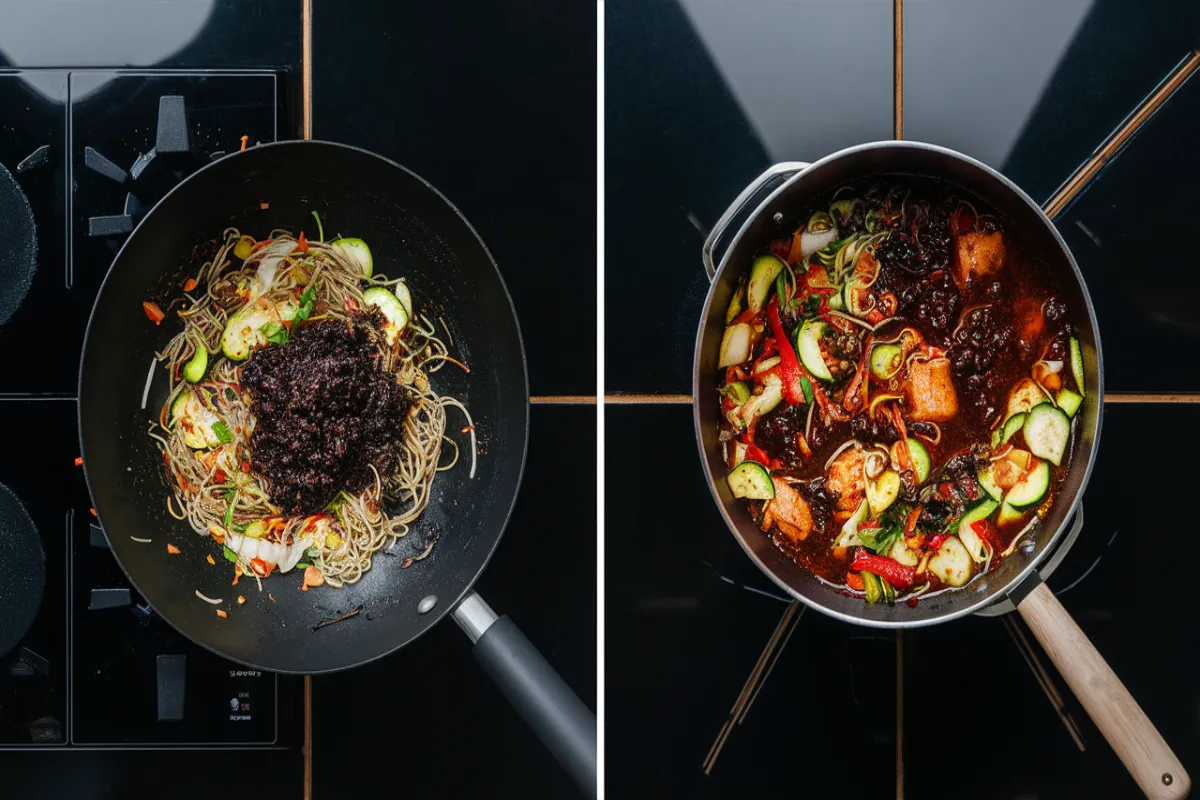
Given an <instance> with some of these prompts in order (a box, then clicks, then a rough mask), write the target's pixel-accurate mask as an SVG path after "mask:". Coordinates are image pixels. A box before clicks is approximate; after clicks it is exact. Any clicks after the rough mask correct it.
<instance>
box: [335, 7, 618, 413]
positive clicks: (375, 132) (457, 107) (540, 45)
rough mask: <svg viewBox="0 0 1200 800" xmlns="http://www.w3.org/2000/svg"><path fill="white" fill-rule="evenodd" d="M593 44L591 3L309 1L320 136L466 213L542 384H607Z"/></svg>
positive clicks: (546, 388)
mask: <svg viewBox="0 0 1200 800" xmlns="http://www.w3.org/2000/svg"><path fill="white" fill-rule="evenodd" d="M347 31H352V34H351V35H347ZM595 42H596V10H595V6H594V4H592V3H585V2H569V3H564V2H558V1H557V0H522V1H521V2H519V3H472V4H469V5H467V4H462V3H446V2H435V1H434V0H410V1H409V2H405V3H403V4H396V3H391V2H361V1H359V2H325V0H316V2H315V3H314V8H313V137H314V138H317V139H332V140H335V141H341V142H346V143H347V144H353V145H357V146H359V147H363V148H366V149H368V150H373V151H375V152H377V153H380V154H381V155H384V156H387V157H388V158H391V159H393V160H395V161H397V162H399V163H401V164H403V165H404V166H406V167H408V168H410V169H412V170H413V171H415V172H416V173H417V174H418V175H420V176H421V177H423V178H424V179H425V180H427V181H429V182H430V183H432V184H433V185H434V186H436V187H437V188H438V189H439V190H440V191H441V192H442V193H443V194H445V195H446V197H447V198H448V199H449V200H450V202H452V203H454V204H455V205H456V206H458V208H459V209H460V210H461V211H462V212H463V214H464V215H465V216H466V218H467V219H468V220H470V222H471V224H472V225H473V226H474V227H475V229H476V231H477V232H478V233H479V235H480V237H481V238H482V239H483V241H484V243H485V244H486V245H487V246H488V248H489V249H490V251H491V253H492V256H493V257H494V258H495V260H496V263H497V264H498V265H499V267H500V272H501V273H502V274H503V275H504V279H505V281H506V282H507V284H508V288H509V291H510V292H511V293H512V295H513V301H514V303H515V305H516V308H517V314H518V317H519V318H520V321H521V328H522V334H523V336H524V340H525V349H526V353H527V356H528V358H529V380H530V387H531V392H532V393H533V394H534V395H548V394H585V395H591V394H595V393H596V382H595V374H596V355H595V354H596V45H595Z"/></svg>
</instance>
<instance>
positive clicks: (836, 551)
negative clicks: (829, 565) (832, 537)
mask: <svg viewBox="0 0 1200 800" xmlns="http://www.w3.org/2000/svg"><path fill="white" fill-rule="evenodd" d="M849 554H850V548H849V547H835V548H833V557H834V558H845V557H846V556H847V555H849Z"/></svg>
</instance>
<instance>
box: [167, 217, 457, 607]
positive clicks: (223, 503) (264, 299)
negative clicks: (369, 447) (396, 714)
mask: <svg viewBox="0 0 1200 800" xmlns="http://www.w3.org/2000/svg"><path fill="white" fill-rule="evenodd" d="M243 239H248V237H243V236H242V234H241V233H240V232H239V231H238V230H236V229H233V228H230V229H228V230H226V231H225V232H224V244H223V245H222V246H221V248H220V249H219V250H218V252H217V253H216V256H215V257H214V258H213V260H212V261H210V262H207V263H205V264H204V266H202V267H201V268H200V270H199V272H198V273H197V274H196V275H195V276H194V280H195V286H194V287H193V290H192V292H190V293H188V294H186V295H185V297H186V299H187V303H186V304H185V305H184V306H183V308H181V309H180V310H178V311H177V314H178V316H179V317H180V318H181V319H182V320H183V321H184V329H183V330H182V331H181V332H180V333H179V334H178V335H176V336H175V337H174V338H173V339H172V340H171V342H170V343H169V344H168V345H167V346H166V348H164V349H163V351H162V352H161V353H158V354H156V355H157V357H158V360H159V361H160V362H163V363H164V364H165V365H166V367H167V369H168V370H169V373H170V386H171V391H170V393H169V395H168V397H167V400H166V402H165V403H164V404H163V406H162V408H161V410H160V413H159V419H158V421H157V423H154V424H152V425H151V431H150V435H151V437H153V438H154V439H155V440H156V442H157V443H158V446H159V449H160V450H162V452H163V454H164V461H165V462H166V465H167V468H168V471H169V473H170V475H171V478H172V480H171V483H172V489H173V493H172V496H171V497H169V498H168V500H167V507H168V510H169V512H170V513H171V515H172V516H174V517H175V518H176V519H181V520H184V519H185V520H187V522H188V524H190V525H191V527H192V529H193V530H195V531H196V532H197V533H198V534H201V535H205V536H207V535H213V537H214V538H216V539H218V540H219V541H223V542H225V544H226V545H229V544H230V542H231V541H236V542H237V544H238V547H237V548H235V549H234V554H230V553H228V552H227V553H226V557H227V558H229V559H231V560H232V559H233V558H234V556H235V555H236V562H237V564H238V566H239V567H240V568H241V571H242V572H243V573H248V574H251V575H254V576H255V577H260V576H262V567H261V561H260V563H259V565H255V564H254V563H253V562H254V561H258V560H259V559H256V558H253V554H252V553H251V552H250V551H251V548H252V549H253V550H254V551H255V552H264V551H265V552H271V553H279V552H281V550H280V547H282V548H285V549H287V550H289V551H290V552H291V556H292V557H293V558H294V557H295V553H296V551H295V549H294V548H296V547H298V546H299V545H301V544H303V543H305V542H306V541H309V540H311V546H309V547H308V548H307V550H306V552H304V553H302V554H301V555H300V564H304V563H305V562H308V563H311V565H312V566H313V567H315V568H316V569H317V570H319V572H320V573H321V576H323V578H324V582H326V583H328V584H329V585H331V586H335V587H340V586H342V585H344V584H349V583H355V582H357V581H358V580H359V579H361V578H362V576H363V575H364V574H365V573H366V572H367V571H368V570H369V569H370V568H371V559H372V557H373V556H374V554H375V553H377V552H378V551H379V550H381V549H383V548H385V547H388V546H390V545H391V544H393V543H394V542H395V541H396V539H398V538H400V537H402V536H404V535H406V534H407V533H408V529H409V525H410V524H412V523H413V521H414V520H416V519H417V518H418V517H419V516H420V515H421V513H422V512H423V511H424V510H425V507H426V506H427V505H428V503H429V496H430V487H431V485H432V483H433V479H434V476H435V475H436V474H437V472H438V471H440V470H445V469H449V468H450V467H452V466H453V465H454V464H455V463H456V462H457V461H458V460H459V446H458V444H457V443H456V442H455V441H454V440H452V439H450V438H449V437H447V436H446V435H445V432H446V408H447V407H448V406H453V407H454V408H457V409H459V410H460V411H462V413H463V414H464V415H465V416H466V418H467V425H468V426H469V429H470V430H471V442H472V453H471V455H472V476H473V474H474V424H473V422H472V421H471V418H470V414H469V413H468V412H467V409H466V408H465V407H464V406H463V404H462V403H460V402H459V401H458V400H456V399H454V398H453V397H449V396H447V397H443V396H440V395H438V394H437V393H436V392H435V391H434V390H433V389H432V387H431V386H430V382H429V373H433V372H436V371H437V370H439V369H441V368H442V367H444V366H445V364H446V363H447V362H450V363H452V364H456V365H458V366H463V365H461V364H460V363H459V362H458V361H457V360H455V359H453V358H451V356H450V355H449V353H448V351H447V347H446V345H445V344H444V343H443V341H442V340H441V339H440V338H439V337H438V336H437V335H436V333H437V332H436V328H435V327H434V323H433V322H432V321H431V320H430V319H429V318H428V317H426V316H424V315H422V314H419V313H413V314H411V315H410V319H409V321H408V324H407V326H406V327H405V328H404V329H403V332H402V333H401V334H400V335H399V336H398V337H397V338H396V339H395V343H394V344H392V345H387V344H385V343H384V339H383V337H377V339H378V343H377V345H376V346H377V347H378V348H379V361H378V363H379V365H380V369H382V370H383V371H384V372H387V373H392V374H394V375H395V377H396V380H397V381H399V382H400V383H401V384H402V385H404V386H406V387H408V388H409V394H410V396H411V399H412V406H411V407H410V409H409V411H408V414H407V416H406V418H405V422H404V429H403V439H402V445H401V447H399V448H398V453H397V458H396V459H395V460H394V464H395V467H394V469H393V470H392V471H390V472H388V473H387V474H380V473H379V471H378V470H377V469H376V467H375V466H374V465H371V467H370V468H371V471H372V473H373V479H372V481H371V483H370V485H368V486H367V487H366V488H364V489H362V490H361V491H358V492H356V493H350V492H347V491H344V490H343V491H341V492H339V493H338V495H337V497H336V499H335V500H334V502H333V503H331V504H330V505H329V506H328V507H327V508H326V509H324V510H323V511H322V512H320V513H316V514H310V515H307V516H293V517H288V516H287V515H286V514H285V513H284V511H283V509H282V508H280V507H279V506H277V505H275V504H274V503H273V502H272V500H271V495H270V492H269V487H268V486H267V485H266V483H265V482H264V480H263V479H262V478H261V477H260V476H258V475H257V474H255V473H254V472H252V471H251V470H250V464H251V453H250V446H249V442H250V435H251V433H252V432H253V430H254V425H255V419H254V413H253V409H252V408H251V406H250V401H249V394H248V392H247V391H246V390H245V389H243V387H242V386H241V385H240V377H241V372H242V368H243V366H244V365H245V364H247V363H249V362H248V361H242V362H237V361H233V360H232V359H230V358H228V357H226V356H225V355H224V354H223V353H222V349H221V346H222V334H223V333H224V331H225V328H226V324H227V323H228V322H229V319H230V316H231V315H232V314H234V313H236V312H237V311H238V310H240V309H241V308H243V307H248V306H249V303H258V304H259V306H260V307H263V308H267V307H270V308H281V307H283V304H295V303H297V301H298V298H302V297H303V296H304V293H305V292H310V293H311V295H312V296H313V298H314V299H313V301H311V316H309V317H308V320H309V321H310V322H312V321H316V320H320V319H348V318H349V317H351V315H352V313H353V312H354V311H357V310H358V309H363V308H366V306H367V303H366V302H365V301H364V299H363V292H364V291H366V290H367V289H370V288H372V287H386V288H388V289H391V290H393V291H395V289H396V287H397V285H398V284H399V283H400V281H398V280H391V279H388V278H387V277H386V276H383V275H379V274H375V275H373V276H372V277H370V278H364V277H362V269H361V267H360V265H358V264H357V263H354V262H353V261H352V260H351V259H349V258H347V256H346V255H345V254H344V253H343V252H341V251H340V250H339V249H337V248H335V247H332V246H330V244H328V243H322V242H308V243H307V248H308V249H307V252H303V246H302V245H301V243H300V242H298V241H297V240H296V239H295V238H293V237H292V236H291V235H290V234H288V233H287V232H285V231H273V232H272V234H271V237H270V238H269V239H268V240H265V241H264V242H259V243H257V244H256V245H255V248H254V251H253V253H252V254H251V255H250V256H249V257H248V258H247V259H246V261H245V262H244V264H245V266H243V262H242V260H241V259H240V258H237V257H236V256H235V255H234V248H235V246H237V245H238V243H239V242H240V241H242V240H243ZM247 243H248V242H246V243H243V244H242V247H246V246H247ZM272 266H274V267H275V268H274V269H271V267H272ZM189 285H190V282H189ZM247 300H249V303H248V302H246V301H247ZM412 310H413V311H415V309H412ZM357 319H358V320H360V321H361V320H363V319H364V318H363V317H361V316H359V317H358V318H357ZM198 343H202V344H203V345H204V347H205V349H206V350H207V351H208V353H209V354H210V361H209V366H208V370H207V374H205V375H204V377H203V379H201V380H200V381H199V382H198V383H195V384H192V383H189V382H188V381H186V380H184V379H183V377H182V370H183V367H184V365H185V364H187V362H188V361H189V360H190V359H191V357H192V355H193V354H194V353H195V352H196V351H197V347H196V345H197V344H198ZM463 369H466V367H465V366H463ZM186 392H191V393H192V399H193V400H194V399H197V398H198V400H199V402H200V404H202V406H203V408H204V409H205V411H206V412H210V413H211V414H213V415H215V417H216V418H219V420H220V421H221V422H223V423H224V426H225V429H226V430H225V431H223V433H225V434H226V436H227V438H228V440H227V441H226V440H224V439H223V440H222V442H221V444H220V445H219V446H211V445H212V443H211V442H210V446H209V447H205V448H196V447H194V446H189V443H188V441H187V436H188V433H189V431H187V430H185V428H186V427H187V426H186V425H185V424H177V423H176V420H174V419H172V418H171V417H172V409H173V408H174V405H175V403H176V401H177V400H179V399H180V397H181V395H183V394H184V393H186ZM188 402H191V400H189V401H188ZM200 413H204V412H200ZM206 418H208V419H211V417H207V416H206ZM191 432H192V433H193V435H194V429H193V431H191ZM443 443H448V444H450V445H451V446H452V458H451V459H447V461H446V463H442V460H443V458H442V447H443ZM192 444H193V445H194V444H195V442H194V441H193V443H192ZM256 522H260V523H264V524H265V531H266V533H265V534H264V535H262V536H261V537H260V538H252V536H251V535H245V536H243V535H241V534H242V533H243V532H244V531H246V528H247V526H250V525H251V524H253V523H256ZM263 529H264V528H263V527H262V526H258V527H256V528H255V529H254V530H263ZM227 537H228V538H227ZM263 542H268V543H271V544H273V545H278V546H279V547H276V548H275V549H273V550H272V549H268V548H267V546H266V545H264V544H263ZM252 543H253V544H252ZM428 552H429V551H428V549H426V550H425V551H424V552H422V554H421V555H420V556H418V557H417V559H414V560H419V558H423V557H425V556H426V555H428ZM248 556H249V557H248ZM285 559H286V560H290V559H288V558H287V556H285V557H284V559H281V563H280V564H279V566H280V569H281V571H287V570H289V569H291V568H292V567H293V566H295V565H296V564H295V562H294V561H293V563H291V564H288V563H286V562H285ZM262 561H266V559H263V560H262ZM256 567H257V568H256ZM269 572H270V569H268V570H267V573H268V574H269ZM306 588H307V587H306Z"/></svg>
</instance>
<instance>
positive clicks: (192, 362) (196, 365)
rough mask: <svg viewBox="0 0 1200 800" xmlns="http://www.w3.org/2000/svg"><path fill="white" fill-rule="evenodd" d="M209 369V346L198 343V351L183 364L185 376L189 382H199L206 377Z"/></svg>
mask: <svg viewBox="0 0 1200 800" xmlns="http://www.w3.org/2000/svg"><path fill="white" fill-rule="evenodd" d="M207 370H208V348H206V347H205V346H204V345H202V344H197V345H196V352H195V353H193V354H192V357H191V358H190V359H188V362H187V363H186V364H184V365H183V377H184V380H186V381H187V382H188V383H199V382H200V381H201V380H203V379H204V373H205V372H206V371H207Z"/></svg>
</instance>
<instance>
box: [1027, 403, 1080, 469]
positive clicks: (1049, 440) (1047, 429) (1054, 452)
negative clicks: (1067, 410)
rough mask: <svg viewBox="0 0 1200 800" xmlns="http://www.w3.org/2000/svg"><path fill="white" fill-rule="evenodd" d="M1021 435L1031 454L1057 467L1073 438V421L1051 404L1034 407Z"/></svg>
mask: <svg viewBox="0 0 1200 800" xmlns="http://www.w3.org/2000/svg"><path fill="white" fill-rule="evenodd" d="M1021 435H1022V436H1024V437H1025V444H1026V446H1027V447H1028V448H1029V452H1031V453H1033V454H1034V455H1035V456H1037V457H1038V458H1044V459H1046V460H1047V461H1049V462H1050V463H1051V464H1053V465H1054V466H1056V467H1057V466H1058V465H1059V464H1061V463H1062V457H1063V455H1064V454H1065V453H1066V451H1067V442H1068V441H1069V440H1070V438H1071V420H1070V419H1069V418H1068V417H1067V415H1066V414H1064V413H1063V412H1062V411H1060V410H1059V409H1057V408H1055V407H1054V406H1053V405H1051V404H1050V403H1042V404H1041V405H1038V406H1034V407H1033V409H1032V410H1031V411H1030V412H1029V416H1027V417H1026V418H1025V424H1024V425H1023V426H1022V427H1021Z"/></svg>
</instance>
